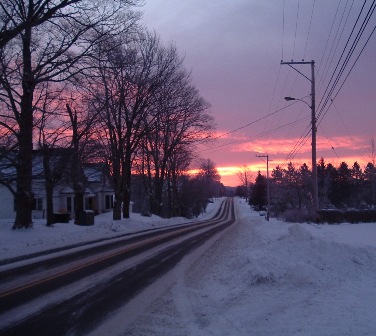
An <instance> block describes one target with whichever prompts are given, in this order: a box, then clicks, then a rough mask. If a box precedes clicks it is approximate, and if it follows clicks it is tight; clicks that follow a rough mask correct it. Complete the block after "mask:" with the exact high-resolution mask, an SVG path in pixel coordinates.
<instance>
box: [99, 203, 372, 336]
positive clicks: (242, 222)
mask: <svg viewBox="0 0 376 336" xmlns="http://www.w3.org/2000/svg"><path fill="white" fill-rule="evenodd" d="M237 202H238V204H237V206H238V210H239V211H238V212H239V221H238V223H237V224H236V226H234V227H233V228H232V229H230V230H228V231H227V232H226V233H224V234H223V235H222V237H221V238H219V239H217V240H214V241H212V242H211V243H208V246H207V248H206V250H205V251H204V252H201V254H200V253H198V252H195V253H193V254H192V255H191V256H190V257H187V258H185V259H184V260H183V261H182V263H181V266H180V267H178V268H176V270H175V271H174V272H173V275H171V277H173V278H174V279H175V280H174V281H173V284H172V285H170V286H169V287H168V288H166V289H165V291H164V292H161V293H160V296H159V298H158V299H157V300H155V301H154V302H152V303H151V304H150V305H149V308H148V309H147V310H146V311H145V310H144V311H143V312H141V313H140V315H139V316H138V318H137V319H136V320H135V321H134V322H133V323H131V324H129V325H127V326H126V325H125V323H124V322H123V323H122V326H118V327H119V328H120V330H121V332H120V333H119V334H120V335H123V334H127V335H171V336H172V335H176V334H181V335H216V336H217V335H263V336H264V335H273V336H277V335H278V336H279V335H312V336H317V335H328V336H329V335H348V336H350V335H354V336H355V335H375V334H376V319H375V317H376V315H375V311H376V247H375V245H376V235H375V231H374V226H375V224H360V225H336V226H328V225H310V224H288V223H284V222H280V221H277V220H271V221H270V222H267V221H265V219H264V218H263V217H260V216H259V215H258V214H257V213H254V212H253V213H252V212H251V211H250V210H249V207H248V206H247V205H246V204H245V202H244V201H241V202H239V200H237ZM358 230H360V231H362V232H363V233H365V234H366V235H367V236H365V237H364V240H363V241H361V239H356V240H355V242H354V243H353V244H352V240H351V237H352V236H358V235H357V234H356V232H357V231H358ZM372 234H373V239H372V238H370V237H369V236H370V235H372ZM358 238H360V236H358ZM371 241H372V242H373V244H369V243H370V242H371ZM203 250H204V249H203ZM183 265H184V266H183ZM132 309H133V307H132ZM119 314H126V313H125V312H124V311H123V312H119ZM124 316H125V315H123V318H124ZM123 321H124V320H123ZM112 322H113V321H112ZM112 322H111V321H109V323H110V324H111V323H112ZM102 330H103V329H102Z"/></svg>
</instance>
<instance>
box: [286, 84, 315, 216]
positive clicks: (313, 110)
mask: <svg viewBox="0 0 376 336" xmlns="http://www.w3.org/2000/svg"><path fill="white" fill-rule="evenodd" d="M313 93H314V90H313ZM285 100H286V101H292V100H298V101H301V102H303V103H305V104H306V105H307V106H308V107H309V108H310V109H311V117H312V121H311V123H312V175H313V176H312V177H313V207H314V212H315V220H316V221H317V220H318V210H319V193H318V185H317V164H316V132H317V127H316V113H315V100H314V95H312V105H309V104H308V103H307V102H306V101H304V100H302V99H299V98H293V97H285Z"/></svg>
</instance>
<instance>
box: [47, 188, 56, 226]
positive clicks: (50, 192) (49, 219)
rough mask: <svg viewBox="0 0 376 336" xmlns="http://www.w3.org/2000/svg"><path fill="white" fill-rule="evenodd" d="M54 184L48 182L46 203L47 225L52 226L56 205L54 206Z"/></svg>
mask: <svg viewBox="0 0 376 336" xmlns="http://www.w3.org/2000/svg"><path fill="white" fill-rule="evenodd" d="M53 192H54V188H53V185H52V184H51V183H49V182H46V203H47V204H46V205H47V226H52V224H54V223H55V221H54V206H53Z"/></svg>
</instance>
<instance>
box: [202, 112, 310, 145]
mask: <svg viewBox="0 0 376 336" xmlns="http://www.w3.org/2000/svg"><path fill="white" fill-rule="evenodd" d="M307 119H308V117H304V118H301V119H299V120H295V121H293V122H290V123H287V124H284V125H282V126H278V127H276V128H274V129H272V130H269V131H266V132H262V133H260V134H258V135H256V136H254V137H248V138H247V139H240V140H236V141H232V142H229V143H226V144H223V145H219V146H215V147H210V148H207V149H203V150H199V152H207V151H213V150H216V149H219V148H223V147H227V146H230V145H234V144H236V143H242V142H247V141H251V140H256V139H259V138H262V137H264V136H266V135H269V134H271V133H273V132H275V131H278V130H280V129H282V128H285V127H288V126H293V125H296V124H299V123H301V122H303V121H305V120H307Z"/></svg>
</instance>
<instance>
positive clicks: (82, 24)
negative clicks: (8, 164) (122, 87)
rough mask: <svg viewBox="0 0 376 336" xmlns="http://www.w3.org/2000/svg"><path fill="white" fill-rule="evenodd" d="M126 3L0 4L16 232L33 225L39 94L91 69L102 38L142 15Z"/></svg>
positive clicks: (2, 88)
mask: <svg viewBox="0 0 376 336" xmlns="http://www.w3.org/2000/svg"><path fill="white" fill-rule="evenodd" d="M136 2H137V1H136V0H134V1H133V0H125V1H115V0H114V1H104V2H100V1H52V0H51V1H47V0H46V1H37V0H30V1H20V0H6V1H3V2H2V3H1V6H0V17H1V19H0V24H1V28H0V29H1V30H0V33H1V35H0V46H1V49H0V67H1V69H0V70H1V71H0V103H1V104H2V107H4V109H5V110H4V111H5V112H4V116H3V119H2V121H3V122H2V125H3V126H4V124H6V121H4V120H7V119H12V120H13V121H15V131H14V134H15V136H16V138H17V160H16V162H15V163H16V172H17V181H16V184H17V191H16V194H15V197H16V205H17V211H16V219H15V223H14V226H13V228H14V229H15V228H21V227H30V226H31V225H32V221H31V209H32V201H33V194H32V186H31V181H32V149H33V125H34V124H33V122H34V120H33V119H34V112H35V97H34V95H35V90H36V89H37V88H38V86H40V85H42V83H46V82H49V81H54V82H57V81H64V80H66V79H68V78H70V77H71V76H73V75H74V74H76V73H78V72H80V71H82V70H83V68H85V67H86V68H88V67H89V66H90V63H88V62H87V63H85V62H84V61H85V59H86V58H87V57H88V56H89V55H90V54H91V53H92V50H93V46H94V44H95V43H96V42H97V41H98V40H102V39H106V38H107V36H108V34H109V32H111V34H114V33H116V32H120V31H121V30H124V27H125V26H127V25H129V22H130V21H131V22H134V20H136V19H137V18H138V16H137V15H136V16H132V15H131V16H129V15H128V16H127V15H126V11H127V10H128V9H129V5H132V4H134V3H136Z"/></svg>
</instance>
